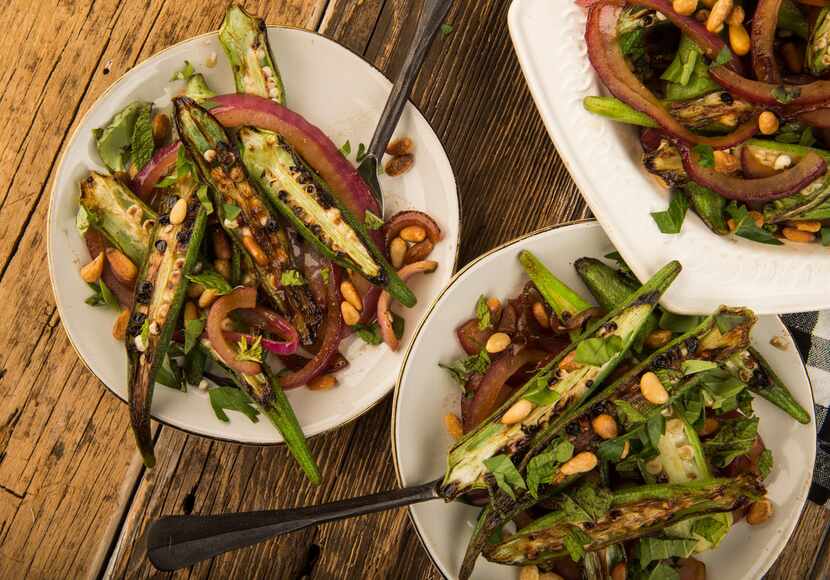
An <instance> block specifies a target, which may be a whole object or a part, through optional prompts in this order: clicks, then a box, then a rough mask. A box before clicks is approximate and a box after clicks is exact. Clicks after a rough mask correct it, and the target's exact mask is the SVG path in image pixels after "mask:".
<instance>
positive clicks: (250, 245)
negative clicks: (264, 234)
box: [242, 235, 268, 266]
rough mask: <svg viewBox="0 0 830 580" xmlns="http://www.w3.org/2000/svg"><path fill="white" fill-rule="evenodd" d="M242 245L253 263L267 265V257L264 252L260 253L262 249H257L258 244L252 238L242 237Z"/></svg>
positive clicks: (248, 236) (250, 236)
mask: <svg viewBox="0 0 830 580" xmlns="http://www.w3.org/2000/svg"><path fill="white" fill-rule="evenodd" d="M242 245H243V246H245V249H246V250H248V253H249V254H251V257H252V258H253V259H254V262H256V263H257V264H259V265H260V266H264V265H266V264H267V263H268V256H266V255H265V252H263V251H262V248H260V247H259V244H258V243H257V241H256V240H255V239H254V236H252V235H247V236H242Z"/></svg>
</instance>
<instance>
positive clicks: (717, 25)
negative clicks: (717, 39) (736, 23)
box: [706, 0, 732, 34]
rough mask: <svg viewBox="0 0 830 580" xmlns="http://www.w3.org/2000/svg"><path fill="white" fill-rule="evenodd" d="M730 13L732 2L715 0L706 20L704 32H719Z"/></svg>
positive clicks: (730, 0) (729, 0)
mask: <svg viewBox="0 0 830 580" xmlns="http://www.w3.org/2000/svg"><path fill="white" fill-rule="evenodd" d="M730 12H732V0H717V2H715V4H714V6H712V11H711V12H710V13H709V18H708V19H707V20H706V30H708V31H709V32H714V33H715V34H717V33H718V32H720V31H721V30H722V29H723V23H724V22H725V21H726V17H727V16H729V13H730Z"/></svg>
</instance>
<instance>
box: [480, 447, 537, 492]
mask: <svg viewBox="0 0 830 580" xmlns="http://www.w3.org/2000/svg"><path fill="white" fill-rule="evenodd" d="M484 466H485V467H486V468H487V470H488V471H489V472H490V473H492V474H493V477H494V478H495V479H496V485H498V486H499V489H500V490H502V491H503V492H504V493H506V494H507V495H509V496H510V497H511V498H512V499H516V494H515V491H514V490H517V489H527V486H526V485H525V482H524V480H523V479H522V476H521V475H520V474H519V470H518V469H516V466H515V465H513V462H512V461H511V460H510V457H509V456H507V455H496V456H494V457H491V458H489V459H485V460H484Z"/></svg>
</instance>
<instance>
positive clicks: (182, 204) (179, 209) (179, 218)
mask: <svg viewBox="0 0 830 580" xmlns="http://www.w3.org/2000/svg"><path fill="white" fill-rule="evenodd" d="M186 217H187V201H185V199H184V198H183V197H180V198H179V200H178V201H177V202H176V203H175V204H174V205H173V209H171V210H170V223H171V224H173V225H174V226H176V225H179V224H180V223H182V222H183V221H184V218H186Z"/></svg>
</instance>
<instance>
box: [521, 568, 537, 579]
mask: <svg viewBox="0 0 830 580" xmlns="http://www.w3.org/2000/svg"><path fill="white" fill-rule="evenodd" d="M519 580H539V568H537V567H536V566H522V571H521V572H519Z"/></svg>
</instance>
